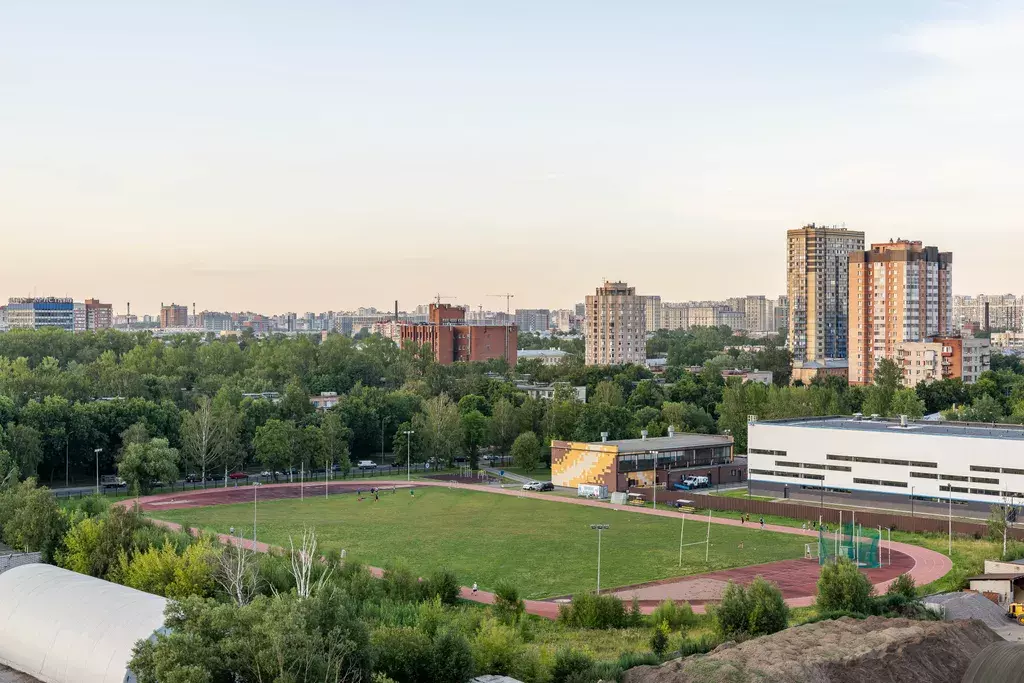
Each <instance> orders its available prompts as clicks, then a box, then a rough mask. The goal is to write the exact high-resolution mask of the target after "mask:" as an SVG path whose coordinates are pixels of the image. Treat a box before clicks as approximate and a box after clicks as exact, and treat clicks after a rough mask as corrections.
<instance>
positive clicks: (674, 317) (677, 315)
mask: <svg viewBox="0 0 1024 683" xmlns="http://www.w3.org/2000/svg"><path fill="white" fill-rule="evenodd" d="M661 329H663V330H688V329H690V305H689V304H686V303H669V302H666V303H663V304H662V305H661Z"/></svg>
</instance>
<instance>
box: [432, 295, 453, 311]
mask: <svg viewBox="0 0 1024 683" xmlns="http://www.w3.org/2000/svg"><path fill="white" fill-rule="evenodd" d="M457 298H458V297H454V296H441V295H440V294H435V295H434V301H436V302H437V307H438V308H441V300H442V299H443V300H444V301H454V300H455V299H457Z"/></svg>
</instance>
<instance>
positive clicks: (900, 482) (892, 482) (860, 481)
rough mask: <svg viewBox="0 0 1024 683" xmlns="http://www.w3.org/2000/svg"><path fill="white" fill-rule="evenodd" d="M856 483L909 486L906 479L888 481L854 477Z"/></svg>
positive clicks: (894, 486) (896, 486)
mask: <svg viewBox="0 0 1024 683" xmlns="http://www.w3.org/2000/svg"><path fill="white" fill-rule="evenodd" d="M853 483H854V484H869V485H871V486H892V487H893V488H902V489H905V488H907V482H905V481H886V480H885V479H858V478H857V477H854V478H853Z"/></svg>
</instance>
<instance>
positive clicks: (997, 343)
mask: <svg viewBox="0 0 1024 683" xmlns="http://www.w3.org/2000/svg"><path fill="white" fill-rule="evenodd" d="M992 348H993V349H996V350H997V351H1010V352H1013V353H1022V352H1024V332H993V333H992Z"/></svg>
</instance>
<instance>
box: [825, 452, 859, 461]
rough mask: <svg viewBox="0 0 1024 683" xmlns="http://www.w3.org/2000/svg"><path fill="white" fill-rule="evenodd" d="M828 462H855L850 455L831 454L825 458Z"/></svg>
mask: <svg viewBox="0 0 1024 683" xmlns="http://www.w3.org/2000/svg"><path fill="white" fill-rule="evenodd" d="M825 459H826V460H842V461H844V462H853V458H851V457H850V456H848V455H832V454H831V453H830V454H828V455H826V456H825Z"/></svg>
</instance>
